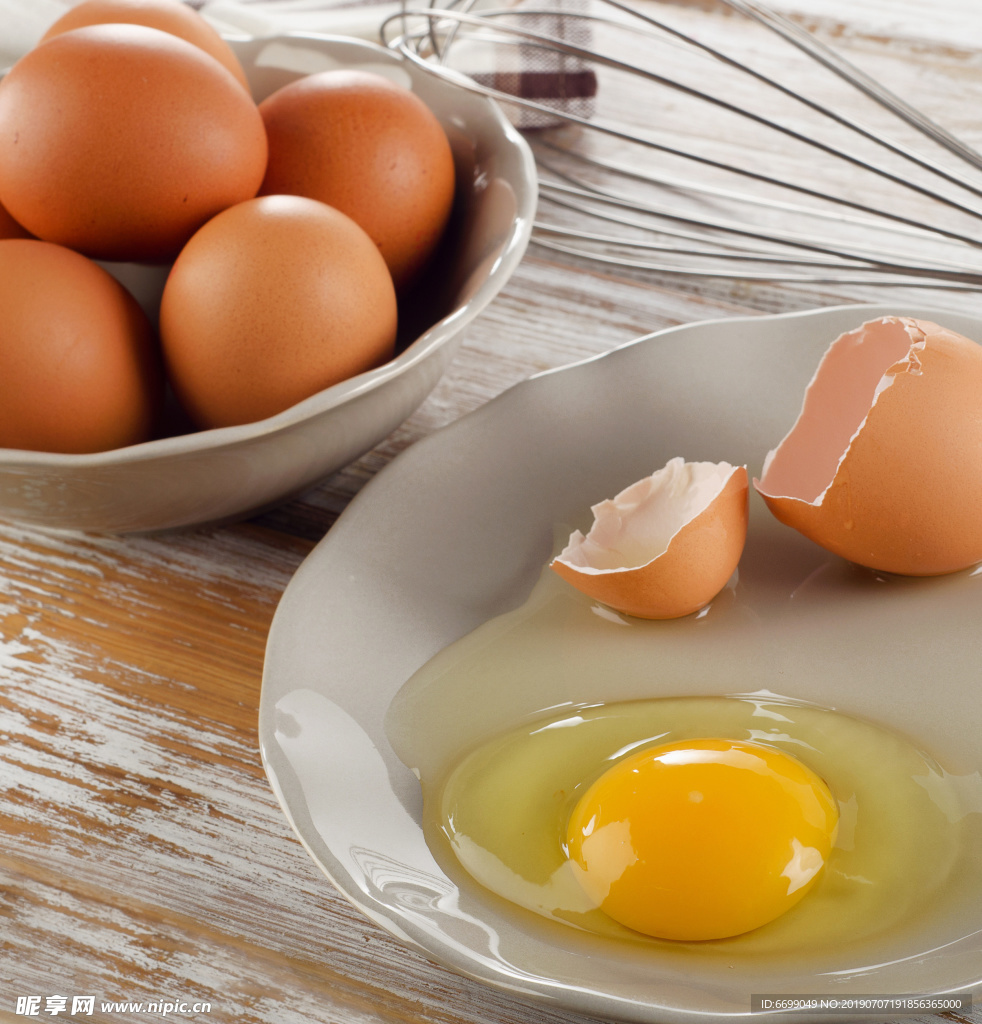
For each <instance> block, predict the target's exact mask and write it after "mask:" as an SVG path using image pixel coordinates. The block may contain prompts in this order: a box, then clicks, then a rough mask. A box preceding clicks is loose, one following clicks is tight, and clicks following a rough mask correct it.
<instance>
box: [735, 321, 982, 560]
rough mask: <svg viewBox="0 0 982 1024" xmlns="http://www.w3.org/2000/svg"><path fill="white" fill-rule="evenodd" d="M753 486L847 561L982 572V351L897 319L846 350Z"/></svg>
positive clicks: (862, 333)
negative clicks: (981, 565) (981, 567)
mask: <svg viewBox="0 0 982 1024" xmlns="http://www.w3.org/2000/svg"><path fill="white" fill-rule="evenodd" d="M754 486H755V487H756V489H757V490H758V492H759V493H760V494H761V495H762V497H763V498H764V501H765V502H766V503H767V506H768V507H769V508H770V510H771V512H773V514H774V515H775V516H776V517H777V518H778V519H779V520H780V521H781V522H783V523H786V524H787V525H789V526H792V527H794V528H795V529H796V530H799V531H800V532H801V533H803V534H804V535H805V536H806V537H809V538H811V539H812V540H814V541H815V542H816V543H818V544H820V545H822V546H823V547H825V548H827V549H828V550H829V551H833V552H835V553H836V554H838V555H841V556H842V557H843V558H847V559H849V560H850V561H853V562H857V563H859V564H860V565H864V566H868V567H870V568H873V569H877V570H881V571H884V572H891V573H899V574H904V575H913V576H930V575H938V574H941V573H948V572H953V571H956V570H958V569H964V568H967V567H968V566H971V565H974V564H975V563H976V562H979V561H980V560H982V346H979V345H978V344H977V343H976V342H974V341H971V340H969V339H968V338H965V337H963V336H962V335H960V334H957V333H955V332H953V331H950V330H947V329H946V328H944V327H940V326H938V325H937V324H935V323H931V322H929V321H926V320H915V319H912V318H909V317H900V316H888V317H882V318H880V319H877V320H872V321H869V322H868V323H865V324H863V325H862V326H860V327H858V328H856V329H855V330H853V331H849V332H848V333H846V334H843V335H841V336H840V337H839V338H837V339H836V340H835V341H834V342H833V343H832V344H831V346H830V347H829V349H828V350H827V351H826V353H825V355H824V356H823V358H822V360H821V363H820V364H819V366H818V369H817V370H816V372H815V375H814V377H813V378H812V381H811V383H810V384H809V385H808V388H807V390H806V392H805V396H804V402H803V404H802V408H801V412H800V414H799V416H798V419H797V421H796V422H795V424H794V426H793V427H792V428H791V430H790V432H789V433H788V434H787V435H786V436H785V438H784V439H783V440H782V441H781V443H780V444H779V445H778V447H777V448H775V449H774V450H773V451H771V452H770V453H769V454H768V455H767V458H766V460H765V462H764V466H763V472H762V473H761V477H760V479H759V480H755V481H754Z"/></svg>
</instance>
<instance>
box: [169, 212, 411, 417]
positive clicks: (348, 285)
mask: <svg viewBox="0 0 982 1024" xmlns="http://www.w3.org/2000/svg"><path fill="white" fill-rule="evenodd" d="M160 333H161V341H162V344H163V348H164V357H165V360H166V364H167V369H168V372H169V375H170V381H171V384H172V386H173V388H174V391H175V393H176V394H177V396H178V398H179V399H180V400H181V402H182V404H183V405H184V406H185V408H186V409H187V411H188V414H189V415H190V416H191V418H192V419H193V420H194V421H195V422H196V423H197V424H198V425H199V426H201V427H223V426H230V425H232V424H237V423H248V422H252V421H254V420H259V419H263V418H265V417H267V416H272V415H273V414H275V413H278V412H281V411H282V410H284V409H286V408H288V407H289V406H291V405H293V404H295V403H296V402H299V401H301V400H302V399H304V398H307V397H308V396H310V395H313V394H315V393H316V392H318V391H320V390H322V389H323V388H326V387H328V386H330V385H332V384H336V383H338V382H339V381H342V380H345V379H347V378H348V377H352V376H354V375H355V374H357V373H361V372H362V371H363V370H368V369H371V368H372V367H375V366H378V365H379V364H380V363H382V362H385V361H386V360H387V359H389V358H391V356H392V354H393V347H394V344H395V335H396V297H395V290H394V288H393V286H392V279H391V277H390V276H389V272H388V270H387V269H386V266H385V262H384V260H383V259H382V257H381V256H380V255H379V252H378V249H377V248H376V247H375V245H374V243H373V242H372V240H371V239H370V238H369V237H368V235H366V234H365V232H364V231H362V229H361V228H360V227H358V225H357V224H355V222H354V221H353V220H351V219H350V218H349V217H346V216H345V215H344V214H343V213H340V212H339V211H337V210H335V209H332V208H331V207H329V206H326V205H324V204H323V203H319V202H317V201H316V200H313V199H306V198H303V197H300V196H263V197H260V198H258V199H253V200H249V201H248V202H244V203H240V204H239V205H238V206H234V207H232V208H231V209H228V210H225V211H224V212H223V213H220V214H218V216H217V217H214V218H213V219H212V220H210V221H208V223H207V224H205V225H204V227H202V228H201V230H200V231H198V232H197V234H196V235H195V236H194V237H193V238H192V239H191V241H190V242H188V244H187V245H186V246H185V248H184V249H183V251H182V252H181V254H180V256H178V258H177V260H176V261H175V263H174V266H173V268H172V270H171V272H170V275H169V276H168V278H167V283H166V285H165V286H164V295H163V300H162V302H161V307H160Z"/></svg>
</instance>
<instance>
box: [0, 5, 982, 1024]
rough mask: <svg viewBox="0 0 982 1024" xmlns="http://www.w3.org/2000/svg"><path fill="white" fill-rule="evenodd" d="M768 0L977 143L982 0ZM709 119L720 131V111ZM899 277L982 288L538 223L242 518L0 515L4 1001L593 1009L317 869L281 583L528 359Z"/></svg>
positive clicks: (419, 1013) (448, 1018)
mask: <svg viewBox="0 0 982 1024" xmlns="http://www.w3.org/2000/svg"><path fill="white" fill-rule="evenodd" d="M703 6H704V11H703V14H704V16H705V18H706V19H710V20H712V19H716V20H717V22H718V23H719V24H722V22H720V21H719V19H721V18H722V17H723V15H722V14H721V12H720V10H719V9H718V8H714V7H713V6H712V4H706V5H703ZM780 6H781V7H782V8H783V9H785V10H788V11H790V12H792V13H795V12H798V13H799V14H800V17H801V20H802V22H803V23H805V24H807V25H809V26H810V27H813V28H814V29H815V30H816V31H817V32H818V33H819V34H820V35H821V36H822V37H823V38H826V39H831V40H834V41H835V43H836V45H838V46H840V47H841V48H842V49H843V50H844V51H845V52H848V53H851V54H853V55H854V56H855V58H856V59H857V60H858V61H861V62H866V63H867V65H868V66H870V67H871V68H872V69H873V70H875V72H876V73H878V74H880V75H881V76H882V77H883V78H884V80H886V81H888V84H890V85H892V86H893V87H894V88H896V89H898V90H899V91H903V92H905V93H906V94H907V95H909V96H911V97H912V98H913V99H915V100H916V101H917V102H918V103H919V104H920V105H921V106H922V107H923V108H924V109H926V110H927V111H928V112H929V113H932V114H935V115H936V116H937V117H939V118H940V119H942V120H943V121H944V122H945V123H946V124H947V125H949V126H950V127H951V128H952V129H954V130H955V131H958V132H961V133H963V134H964V135H965V137H966V138H968V139H969V140H970V141H973V142H975V143H976V144H978V143H979V142H982V122H980V120H979V110H980V107H982V12H980V10H979V8H978V5H977V0H935V2H933V3H931V4H925V3H923V2H922V0H848V2H846V0H784V2H783V3H782V4H781V5H780ZM715 23H716V22H714V24H715ZM704 129H705V133H706V135H707V137H712V131H713V125H712V123H711V121H710V122H707V124H706V125H705V126H704ZM887 298H889V299H890V300H891V301H892V300H893V299H896V302H897V306H898V311H901V310H902V307H903V304H904V302H906V301H911V302H915V301H916V302H919V303H928V302H930V303H932V304H943V305H947V306H948V307H950V308H952V309H959V310H964V311H972V310H976V309H977V308H978V298H977V296H976V295H975V294H973V293H962V294H949V293H945V292H942V291H930V290H927V289H923V288H917V289H903V288H900V287H894V288H883V287H871V286H860V285H835V286H820V285H808V284H797V285H790V284H772V283H746V282H743V283H741V282H733V281H730V280H725V279H709V280H704V281H699V280H695V279H693V278H690V277H686V276H673V275H650V274H642V273H636V272H628V271H618V270H617V269H616V268H612V267H604V266H600V265H597V264H594V263H590V262H587V261H582V260H580V261H577V260H570V259H567V258H564V257H561V256H557V255H555V254H553V253H550V252H549V251H547V250H544V249H541V248H538V247H536V246H532V247H531V248H530V249H529V252H528V254H527V256H526V258H525V259H524V262H523V263H522V265H521V267H520V268H519V270H518V272H517V273H516V274H515V276H514V278H513V279H512V280H511V281H510V283H509V284H508V286H507V287H506V288H505V290H504V291H503V292H502V294H501V295H500V297H498V298H497V300H496V301H495V302H494V303H493V304H492V306H491V307H490V308H489V309H488V310H487V311H486V312H485V313H484V315H482V317H481V318H480V319H479V320H478V322H476V323H475V324H474V325H473V326H472V327H471V328H470V329H469V330H468V334H467V339H466V343H465V344H464V346H463V348H462V349H461V351H460V353H459V355H458V356H457V358H456V360H455V362H454V363H453V365H452V367H451V369H450V372H449V373H448V374H447V375H446V377H445V378H444V379H443V380H442V381H441V382H440V384H439V385H438V386H437V388H436V390H435V391H434V392H433V393H432V395H431V396H430V398H429V399H428V400H427V401H426V402H425V404H424V405H423V406H422V407H421V408H420V409H419V410H418V411H417V412H416V413H415V414H414V415H413V416H412V417H411V418H410V419H409V420H408V422H406V423H405V424H404V425H403V426H402V427H400V428H399V429H398V430H396V431H395V432H394V433H393V434H392V435H391V436H390V437H389V438H387V439H386V440H385V441H384V442H383V443H382V444H381V445H379V446H378V448H377V449H375V450H374V451H372V452H371V453H369V454H368V455H366V456H365V457H364V458H362V459H360V460H359V461H358V462H357V463H356V464H354V465H352V466H350V467H349V468H347V469H345V470H344V471H343V472H340V473H338V474H336V475H335V476H333V477H331V478H330V479H328V480H325V481H323V482H322V483H321V484H320V485H319V486H317V487H315V488H314V489H313V490H311V491H310V492H309V493H307V494H305V495H304V496H303V497H302V498H300V499H297V500H294V501H292V502H290V503H289V504H287V505H285V506H283V507H281V508H279V509H277V510H275V511H273V512H271V513H268V514H266V515H263V516H261V517H259V518H256V519H254V520H252V521H249V522H243V523H240V524H238V525H234V526H224V527H220V528H213V527H203V528H200V529H191V530H186V531H181V532H173V533H167V534H163V535H157V536H152V537H112V536H94V535H84V534H60V535H53V534H47V533H43V532H40V531H36V530H32V529H29V528H24V527H21V526H19V525H17V524H15V523H3V524H0V738H2V746H0V765H2V769H0V771H2V779H3V785H2V788H0V832H2V839H0V886H2V890H0V1020H5V1021H6V1020H10V1021H21V1020H26V1019H29V1018H28V1016H27V1015H26V1013H21V1014H18V1013H17V1004H18V1000H27V999H28V997H32V996H33V997H38V999H39V1003H35V1004H34V1005H35V1006H38V1005H40V1011H39V1014H37V1015H40V1016H42V1017H45V1019H52V1018H54V1019H59V1018H60V1019H67V1017H68V1016H69V1014H68V1011H62V1012H61V1013H60V1014H56V1013H49V1014H46V1012H45V1011H46V1008H48V1009H50V1010H56V1009H57V1006H58V1003H57V1002H52V1001H49V1000H53V999H54V997H56V996H63V997H66V998H67V1002H68V1004H69V1006H70V1004H71V1002H72V999H73V997H75V996H90V995H91V996H94V997H95V1000H96V1004H97V1008H96V1012H95V1014H94V1015H93V1016H87V1015H81V1016H78V1017H76V1019H78V1020H102V1021H112V1022H123V1021H134V1022H137V1021H138V1022H146V1021H148V1020H152V1019H156V1016H157V1015H155V1014H154V1013H152V1012H147V1011H145V1010H132V1009H118V1010H116V1011H114V1012H105V1013H102V1014H101V1015H100V1011H99V1010H98V1004H99V1003H101V1002H102V1001H103V1000H106V1001H109V1000H118V1001H124V1002H127V1003H129V1002H133V1003H139V1002H141V1001H151V1000H162V1001H167V1002H170V1003H184V1004H187V1005H188V1006H189V1007H193V1005H194V1004H202V1003H204V1004H208V1009H207V1011H204V1010H202V1009H200V1007H199V1010H198V1012H194V1010H193V1008H192V1009H191V1010H189V1011H188V1012H185V1013H181V1012H179V1011H177V1010H171V1011H170V1015H169V1017H168V1018H167V1019H173V1020H194V1021H229V1022H235V1024H307V1022H311V1024H313V1022H316V1024H376V1022H377V1024H393V1022H397V1021H420V1022H422V1021H432V1022H440V1024H458V1022H460V1024H463V1022H465V1021H466V1022H468V1024H484V1022H488V1024H490V1022H495V1024H513V1022H514V1024H545V1022H548V1021H555V1022H557V1024H558V1022H569V1024H572V1022H573V1021H575V1020H578V1019H581V1018H577V1017H576V1016H575V1015H572V1014H565V1013H559V1012H550V1011H549V1010H547V1009H543V1008H542V1007H536V1006H530V1005H526V1004H524V1003H522V1002H520V1001H517V1000H515V999H513V998H509V997H507V996H505V995H502V994H499V993H497V992H495V991H491V990H488V989H485V988H482V987H480V986H478V985H476V984H472V983H470V982H468V981H466V980H463V979H461V978H459V977H457V976H456V975H454V974H452V973H450V972H449V971H447V970H444V969H442V968H440V967H438V966H434V965H432V964H430V963H428V962H427V961H425V960H424V959H422V958H420V957H419V956H417V955H416V954H414V953H412V952H409V951H407V950H406V949H405V948H403V947H402V946H401V945H400V944H399V943H398V942H397V941H396V940H395V939H393V938H391V937H390V936H389V935H388V934H386V933H384V932H382V931H381V930H379V929H378V928H377V927H376V926H374V925H373V924H371V923H369V922H368V921H366V920H363V919H362V918H361V917H360V916H359V915H358V914H357V913H355V912H354V911H353V910H351V909H350V908H349V907H348V905H347V904H346V903H345V901H344V900H343V899H342V898H341V897H340V896H338V895H337V894H336V893H335V892H334V890H333V889H332V888H331V886H330V885H329V884H328V882H327V881H326V880H325V879H324V878H323V877H322V876H321V875H320V873H319V871H318V870H317V869H316V867H315V866H314V864H313V863H312V861H311V860H310V859H309V857H308V856H307V854H306V853H305V852H304V850H303V849H302V847H301V846H300V844H299V842H298V841H297V839H296V838H295V837H294V835H293V833H292V831H291V829H290V827H289V825H288V823H287V821H286V819H285V817H284V815H283V813H282V812H281V810H280V808H279V807H278V805H277V804H276V802H275V800H274V798H273V794H272V792H271V790H270V787H269V785H268V783H267V781H266V778H265V775H264V773H263V768H262V765H261V762H260V755H259V749H258V744H257V735H256V718H257V708H258V703H259V692H260V676H261V670H262V663H263V648H264V643H265V639H266V634H267V630H268V627H269V624H270V619H271V616H272V614H273V611H274V609H275V607H276V604H277V600H278V598H279V596H280V594H281V593H282V591H283V589H284V587H285V586H286V584H287V582H288V581H289V579H290V577H291V574H292V573H293V572H294V570H295V569H296V568H297V567H298V566H299V565H300V563H301V561H302V560H303V559H304V556H305V555H306V554H307V553H308V552H309V551H310V549H311V547H312V546H313V544H314V543H315V542H316V541H317V540H318V539H319V538H320V537H322V536H323V535H324V533H325V532H326V531H327V530H329V529H330V528H331V525H332V523H333V522H334V521H335V519H336V518H337V516H338V515H340V514H341V513H343V511H344V508H345V505H346V504H347V503H348V501H349V500H350V499H351V498H352V496H353V495H354V494H355V493H356V492H357V491H358V490H359V488H360V487H361V486H362V485H363V484H364V483H365V482H366V481H367V480H368V479H369V478H370V477H371V476H372V475H373V474H374V473H376V472H377V471H379V470H380V469H381V468H382V467H384V466H385V465H386V464H387V463H388V462H389V461H390V460H391V459H393V458H394V457H396V456H398V454H399V452H400V451H401V450H402V449H404V448H406V447H407V446H408V445H411V444H413V443H414V442H415V441H416V440H418V439H419V438H421V437H423V436H425V435H427V434H429V433H431V432H432V431H434V430H437V429H439V428H440V427H441V426H443V425H444V424H447V423H449V422H451V421H453V420H455V419H457V418H458V417H460V416H461V415H463V414H465V413H467V412H468V411H469V410H472V409H474V408H476V407H477V406H480V405H482V404H483V403H485V402H487V401H488V400H489V399H492V398H493V397H494V396H495V395H497V394H499V393H500V392H501V391H503V390H504V389H506V388H507V387H509V386H510V385H511V384H513V383H514V382H516V381H519V380H522V379H523V378H525V377H527V376H529V375H530V374H532V373H535V372H537V371H541V370H544V369H547V368H549V367H556V366H560V365H563V364H565V363H568V362H571V361H574V360H577V359H580V358H582V357H584V356H587V355H590V354H592V353H598V352H602V351H604V350H607V349H609V348H611V347H613V346H616V345H618V344H621V343H624V342H627V341H629V340H631V339H632V338H634V337H636V336H638V335H641V334H644V333H647V332H649V331H652V330H655V329H658V328H661V327H666V326H669V325H673V324H679V323H684V322H687V321H692V320H698V319H705V318H709V317H717V316H726V315H731V314H754V313H765V312H774V311H783V310H798V309H805V308H809V307H814V306H822V305H831V304H837V303H840V302H843V301H853V300H856V301H867V300H868V301H882V300H886V299H887ZM28 1005H29V1004H28V1003H26V1002H22V1003H21V1008H22V1009H24V1008H25V1007H27V1006H28ZM907 1019H908V1020H910V1019H911V1018H907ZM949 1019H954V1018H949ZM963 1019H968V1018H963ZM971 1020H973V1021H982V1012H979V1011H976V1013H975V1014H974V1015H973V1016H972V1017H971Z"/></svg>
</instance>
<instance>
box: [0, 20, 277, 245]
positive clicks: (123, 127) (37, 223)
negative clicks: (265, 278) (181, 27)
mask: <svg viewBox="0 0 982 1024" xmlns="http://www.w3.org/2000/svg"><path fill="white" fill-rule="evenodd" d="M265 169H266V135H265V131H264V129H263V124H262V118H261V117H260V115H259V111H258V110H257V108H256V105H255V103H254V102H253V100H252V99H251V97H249V96H248V95H247V94H246V93H245V91H244V90H243V89H242V87H241V85H240V84H239V82H238V81H237V80H236V79H235V78H234V77H233V76H232V74H231V73H230V72H229V71H227V70H226V69H225V68H224V67H222V66H221V65H220V64H218V62H217V61H215V60H214V59H213V58H211V57H209V56H208V55H207V54H205V53H204V52H203V51H202V50H201V49H199V48H198V47H197V46H193V45H192V44H191V43H188V42H186V41H185V40H183V39H179V38H178V37H177V36H174V35H171V34H170V33H167V32H161V31H160V30H158V29H154V28H147V27H146V26H143V25H124V24H103V25H92V26H86V27H83V28H77V29H73V30H72V31H69V32H64V33H62V34H60V35H56V36H54V37H53V38H51V39H49V40H48V41H47V42H44V43H42V44H40V45H39V46H37V47H35V49H33V50H31V51H30V52H29V53H27V54H25V55H24V56H23V57H22V58H21V59H20V60H19V61H18V62H17V63H16V64H15V65H14V67H13V68H12V69H11V70H10V71H9V73H8V74H7V75H6V76H5V77H4V79H3V81H2V82H0V200H2V202H3V203H4V205H5V206H6V207H7V209H8V210H9V211H10V213H11V215H12V216H13V217H14V218H15V219H16V220H17V221H18V222H19V223H21V224H22V225H23V226H24V227H25V228H26V229H27V230H28V231H30V232H31V233H32V234H35V235H37V236H38V237H39V238H42V239H45V240H47V241H52V242H58V243H59V244H62V245H67V246H69V247H71V248H74V249H77V250H78V251H80V252H82V253H84V254H85V255H88V256H92V257H94V258H99V259H106V260H117V261H128V260H137V261H149V262H153V261H159V262H165V261H167V260H168V259H170V258H172V257H173V256H174V255H175V254H176V253H177V251H178V250H179V249H180V247H181V246H182V245H183V244H184V243H185V242H186V241H187V239H188V238H189V237H190V236H191V234H193V232H194V231H195V230H196V229H197V228H198V227H200V226H201V224H202V223H204V221H206V220H207V219H208V218H209V217H211V216H213V215H214V214H215V213H217V212H219V211H220V210H222V209H224V208H225V207H227V206H230V205H232V204H234V203H236V202H239V201H241V200H244V199H247V198H250V197H252V196H254V195H255V193H256V191H257V190H258V188H259V185H260V183H261V182H262V178H263V173H264V172H265Z"/></svg>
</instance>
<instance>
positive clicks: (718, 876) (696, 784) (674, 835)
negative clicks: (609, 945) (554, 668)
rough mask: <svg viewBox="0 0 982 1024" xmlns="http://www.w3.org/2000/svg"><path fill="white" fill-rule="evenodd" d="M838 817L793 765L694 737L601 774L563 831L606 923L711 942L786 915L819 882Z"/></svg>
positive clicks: (764, 752) (775, 755) (808, 774)
mask: <svg viewBox="0 0 982 1024" xmlns="http://www.w3.org/2000/svg"><path fill="white" fill-rule="evenodd" d="M838 817H839V812H838V808H837V807H836V804H835V801H834V800H833V798H832V794H831V793H830V792H829V789H828V786H826V784H825V782H824V781H823V780H822V779H821V778H819V776H818V775H817V774H816V773H815V772H814V771H812V770H811V769H810V768H808V767H807V766H805V765H804V764H802V763H801V761H799V760H798V759H797V758H795V757H792V756H791V755H789V754H787V753H785V752H784V751H781V750H779V749H777V748H776V747H770V746H765V745H764V744H761V743H751V742H748V741H746V740H728V739H691V740H683V741H680V742H676V743H667V744H661V745H656V746H654V747H652V748H650V749H642V750H639V751H637V752H635V753H633V754H629V755H628V756H626V757H624V758H622V759H620V760H618V761H616V762H615V763H614V764H613V765H612V766H611V767H609V768H607V769H606V770H605V771H604V772H603V774H602V775H601V776H600V778H598V779H597V780H596V781H595V782H593V783H592V784H591V785H590V787H589V788H588V789H587V790H586V792H585V793H584V794H583V795H582V796H581V797H580V799H579V800H578V801H577V803H576V806H575V807H574V808H573V811H572V814H571V815H570V817H569V821H568V824H567V827H566V843H567V850H568V855H569V857H570V859H571V860H572V861H573V863H574V865H576V867H577V868H578V871H577V872H576V877H577V880H578V881H579V882H580V884H581V885H582V886H583V888H584V890H585V891H586V892H587V893H588V894H589V895H590V896H591V898H592V900H593V901H594V902H595V903H596V904H597V905H598V906H599V907H601V909H602V910H603V911H604V913H606V914H608V915H609V916H610V917H612V918H613V919H614V920H615V921H619V922H620V923H621V924H623V925H626V926H627V927H629V928H633V929H635V930H636V931H639V932H643V933H644V934H646V935H654V936H658V937H660V938H664V939H720V938H726V937H728V936H731V935H740V934H742V933H743V932H748V931H751V930H752V929H754V928H757V927H759V926H760V925H762V924H766V923H767V922H768V921H772V920H774V919H775V918H776V917H779V916H780V915H781V914H783V913H785V912H786V911H788V910H790V909H791V907H793V906H794V905H795V904H796V903H797V902H798V901H799V900H800V899H801V898H802V897H803V896H804V895H805V894H806V893H807V892H808V891H809V890H810V889H811V888H812V886H813V885H814V884H815V882H816V881H818V877H819V873H820V872H821V870H822V868H823V867H824V866H825V862H826V861H827V860H828V856H829V852H830V850H831V847H832V841H833V839H834V836H835V831H836V825H837V823H838Z"/></svg>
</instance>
